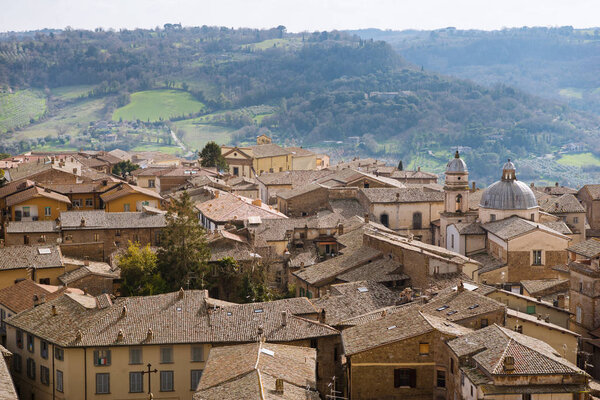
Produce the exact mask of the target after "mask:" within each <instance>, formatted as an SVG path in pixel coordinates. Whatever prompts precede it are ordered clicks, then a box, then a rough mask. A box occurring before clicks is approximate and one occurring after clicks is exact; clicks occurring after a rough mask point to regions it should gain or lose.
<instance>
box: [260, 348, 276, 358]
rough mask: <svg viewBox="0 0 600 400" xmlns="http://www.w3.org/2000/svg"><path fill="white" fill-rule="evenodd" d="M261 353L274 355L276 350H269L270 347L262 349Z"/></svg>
mask: <svg viewBox="0 0 600 400" xmlns="http://www.w3.org/2000/svg"><path fill="white" fill-rule="evenodd" d="M260 352H261V353H264V354H266V355H268V356H271V357H274V356H275V352H274V351H273V350H269V349H260Z"/></svg>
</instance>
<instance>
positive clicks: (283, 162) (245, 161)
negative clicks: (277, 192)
mask: <svg viewBox="0 0 600 400" xmlns="http://www.w3.org/2000/svg"><path fill="white" fill-rule="evenodd" d="M221 154H222V155H223V157H224V158H225V160H226V161H227V165H229V173H230V174H231V175H233V176H243V177H246V178H254V177H255V176H257V175H262V174H264V173H268V172H282V171H290V170H292V169H293V165H292V153H291V152H290V151H288V150H286V149H284V148H283V147H281V146H279V145H276V144H274V143H269V144H256V145H254V146H248V147H230V146H221Z"/></svg>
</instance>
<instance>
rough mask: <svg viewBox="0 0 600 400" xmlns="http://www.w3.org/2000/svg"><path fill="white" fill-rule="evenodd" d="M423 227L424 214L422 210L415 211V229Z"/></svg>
mask: <svg viewBox="0 0 600 400" xmlns="http://www.w3.org/2000/svg"><path fill="white" fill-rule="evenodd" d="M421 228H423V214H421V213H420V212H416V213H413V229H421Z"/></svg>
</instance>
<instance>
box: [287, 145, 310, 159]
mask: <svg viewBox="0 0 600 400" xmlns="http://www.w3.org/2000/svg"><path fill="white" fill-rule="evenodd" d="M285 150H287V151H289V152H290V153H292V156H294V157H309V156H314V155H316V154H315V153H314V152H312V151H310V150H308V149H305V148H303V147H286V148H285Z"/></svg>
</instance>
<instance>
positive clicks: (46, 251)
mask: <svg viewBox="0 0 600 400" xmlns="http://www.w3.org/2000/svg"><path fill="white" fill-rule="evenodd" d="M38 253H39V254H51V253H52V251H51V250H50V249H49V248H47V247H40V248H38Z"/></svg>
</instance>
